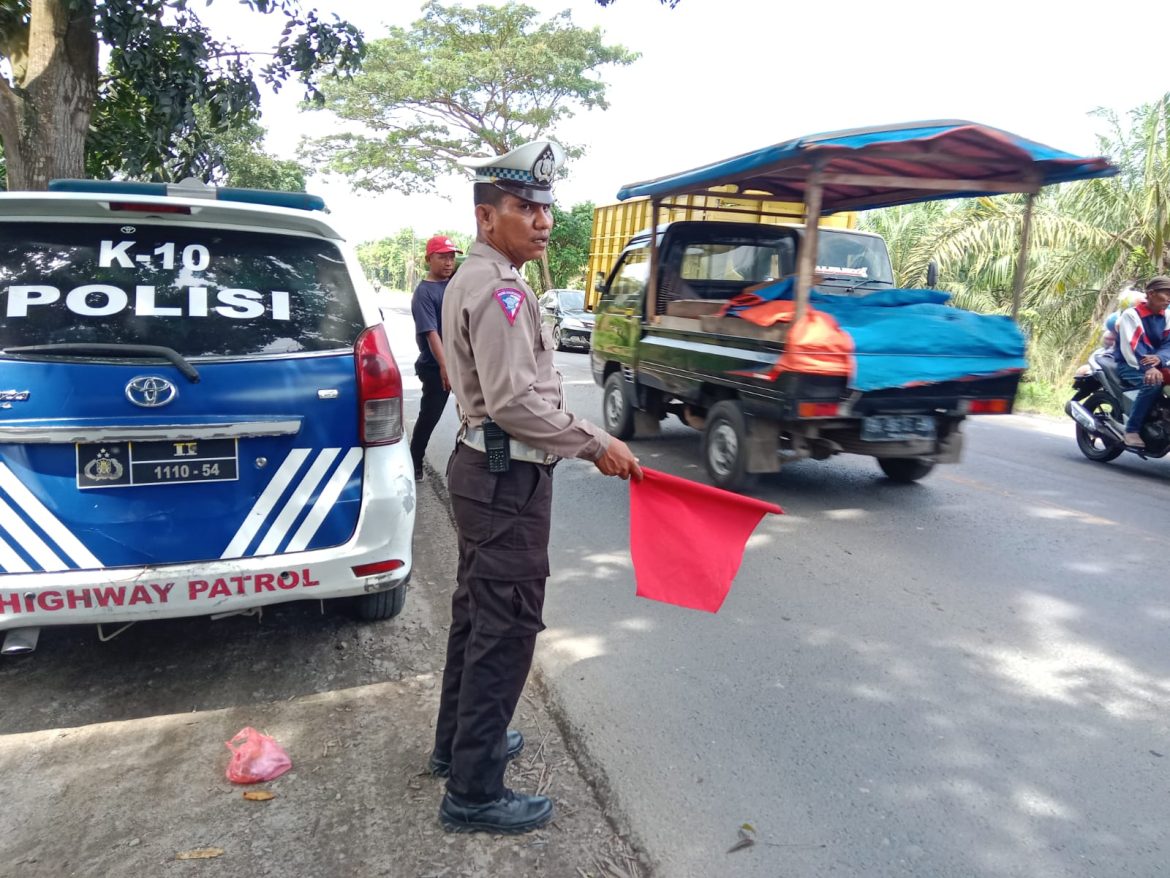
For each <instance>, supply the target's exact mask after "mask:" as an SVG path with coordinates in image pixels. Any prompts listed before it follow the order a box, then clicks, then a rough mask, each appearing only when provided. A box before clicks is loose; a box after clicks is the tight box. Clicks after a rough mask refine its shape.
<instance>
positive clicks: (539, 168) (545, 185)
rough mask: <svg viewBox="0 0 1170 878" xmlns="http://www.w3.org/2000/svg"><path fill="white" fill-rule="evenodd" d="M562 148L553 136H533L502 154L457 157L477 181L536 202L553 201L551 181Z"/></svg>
mask: <svg viewBox="0 0 1170 878" xmlns="http://www.w3.org/2000/svg"><path fill="white" fill-rule="evenodd" d="M564 161H565V150H564V148H563V147H562V146H561V145H560V144H559V143H556V142H555V141H552V140H534V141H532V142H531V143H526V144H524V145H523V146H518V147H516V148H515V149H514V150H512V151H511V152H508V153H505V154H504V155H493V156H487V157H484V158H479V157H473V158H465V159H461V160H460V162H459V163H460V164H461V165H464V166H465V167H468V168H471V169H472V170H473V171H475V181H476V182H477V183H492V184H494V185H495V186H496V187H497V188H498V189H503V190H504V191H505V192H507V193H508V194H510V195H515V196H516V197H518V198H523V199H526V200H527V201H535V202H536V203H537V204H552V201H553V194H552V184H553V178H554V177H555V176H556V173H557V169H558V168H559V167H560V166H561V165H562V164H564Z"/></svg>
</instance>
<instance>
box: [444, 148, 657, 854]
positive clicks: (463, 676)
mask: <svg viewBox="0 0 1170 878" xmlns="http://www.w3.org/2000/svg"><path fill="white" fill-rule="evenodd" d="M563 160H564V150H562V149H561V147H560V145H559V144H556V143H553V142H552V141H536V142H534V143H528V144H525V145H524V146H521V147H519V148H517V149H514V150H512V151H511V152H509V153H507V154H506V155H502V156H494V157H491V158H486V159H468V160H465V161H464V164H466V165H467V166H469V167H471V168H473V169H474V170H475V173H476V182H475V184H474V185H475V198H474V200H475V220H476V242H475V244H474V245H472V247H471V248H470V250H469V251H468V255H467V259H466V260H465V261H464V263H463V265H462V266H461V267H460V269H459V271H458V273H457V274H456V275H455V277H454V278H453V279H452V280H451V282H450V283H449V284H448V286H447V291H446V295H445V297H444V300H443V349H444V352H445V354H446V360H447V374H448V377H449V379H450V381H451V389H452V391H453V392H454V393H455V399H456V402H457V403H458V407H459V414H460V419H461V426H460V430H459V437H458V441H457V442H456V444H455V451H454V452H453V453H452V455H451V459H450V462H449V463H448V464H447V481H448V490H449V492H450V495H451V507H452V510H453V512H454V516H455V525H456V529H457V531H458V535H459V569H458V574H457V588H456V590H455V594H454V596H453V597H452V599H451V629H450V633H449V635H448V640H447V665H446V668H445V670H444V672H443V688H442V695H441V698H440V703H439V717H438V721H437V727H436V730H435V749H434V752H433V753H432V754H431V759H430V764H429V767H430V770H431V772H432V773H434V774H436V775H439V776H444V777H447V778H448V781H447V793H446V795H445V796H444V797H443V801H442V804H441V805H440V807H439V820H440V822H441V823H442V825H443V828H444V829H446V830H448V831H454V832H476V831H487V832H493V833H517V832H527V831H528V830H531V829H536V828H538V827H541V826H544V825H545V824H546V823H548V821H549V820H551V819H552V816H553V806H552V802H551V801H550V800H549V799H548V798H547V797H545V796H529V795H523V794H518V793H514V792H512V791H511V790H509V789H507V788H506V787H505V786H504V767H505V764H506V762H507V760H508V759H511V758H514V757H515V756H516V755H517V754H519V752H520V750H521V749H522V748H523V746H524V739H523V737H522V736H521V735H520V733H519V732H517V731H514V730H509V729H508V723H509V722H510V721H511V719H512V713H513V711H514V710H515V708H516V703H517V702H518V701H519V699H520V692H521V690H522V689H523V688H524V682H525V680H526V679H527V678H528V671H529V668H530V667H531V665H532V655H533V650H534V649H535V646H536V635H537V632H539V631H541V630H543V629H544V623H543V621H542V615H541V613H542V608H543V604H544V587H545V579H546V578H547V577H548V575H549V566H548V536H549V526H550V515H551V511H552V474H553V466H554V465H555V464H556V462H557V461H558V460H559V459H560V458H562V457H579V458H584V459H586V460H590V461H593V464H594V466H596V467H597V468H598V469H599V470H600V471H601V472H602V473H604V474H606V475H614V476H619V477H620V478H622V479H628V478H631V477H632V478H634V479H636V480H640V479H641V478H642V470H641V468H640V467H639V466H638V462H637V460H636V459H635V458H634V455H633V454H632V452H631V451H630V449H629V448H628V447H627V446H626V444H625V443H624V442H622V441H620V440H619V439H616V438H614V437H612V436H610V435H608V434H607V433H606V432H605V431H604V430H602V429H601V428H599V427H596V426H594V425H593V424H590V423H588V422H587V421H584V420H582V419H580V418H578V417H577V416H575V415H573V414H571V413H570V412H568V411H566V410H565V408H564V399H563V395H562V389H561V377H560V374H559V373H558V372H557V370H556V368H555V367H554V365H553V351H554V349H555V345H554V344H553V339H552V332H551V331H550V330H549V328H548V327H547V326H546V325H545V324H544V323H543V322H542V321H541V317H540V312H539V309H538V307H537V301H536V296H535V294H534V293H533V291H532V290H531V289H530V288H529V286H528V285H527V284H526V283H525V282H524V278H523V277H522V275H521V273H520V268H521V266H523V265H524V263H526V262H528V261H529V260H531V259H537V258H539V257H540V255H541V254H542V253H544V251H545V249H546V248H547V246H548V237H549V231H550V230H551V229H552V224H553V221H552V212H551V211H552V209H551V205H552V200H553V196H552V180H553V176H554V174H555V173H556V170H557V167H558V166H559V165H560V164H561V162H562V161H563Z"/></svg>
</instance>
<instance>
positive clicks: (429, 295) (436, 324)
mask: <svg viewBox="0 0 1170 878" xmlns="http://www.w3.org/2000/svg"><path fill="white" fill-rule="evenodd" d="M462 252H463V251H462V250H460V249H459V248H458V247H456V246H455V242H454V241H452V240H451V239H450V238H449V237H447V236H446V235H435V236H434V237H433V238H431V239H430V240H429V241H427V254H426V262H427V276H426V277H425V278H423V279H422V280H421V281H419V283H418V286H417V287H415V290H414V296H413V297H412V298H411V300H410V313H411V314H412V315H413V316H414V337H415V340H416V341H417V342H418V359H417V360H415V361H414V372H415V374H416V375H418V377H419V380H420V381H421V382H422V400H421V402H420V403H419V407H418V420H417V421H415V422H414V432H413V433H412V434H411V436H410V456H411V457H412V458H413V459H414V478H415V481H421V480H422V477H423V457H424V456H425V455H426V453H427V443H428V442H430V441H431V433H433V432H434V431H435V425H436V424H438V423H439V418H441V417H442V416H443V409H445V408H446V407H447V397H449V396H450V395H451V382H450V381H449V380H448V379H447V361H446V359H444V357H443V293H444V292H446V290H447V281H449V280H451V276H452V275H453V274H455V254H457V253H462Z"/></svg>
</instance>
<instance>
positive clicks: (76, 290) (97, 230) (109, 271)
mask: <svg viewBox="0 0 1170 878" xmlns="http://www.w3.org/2000/svg"><path fill="white" fill-rule="evenodd" d="M363 328H364V322H363V320H362V316H361V311H360V308H359V305H358V302H357V297H356V294H355V293H354V288H353V284H352V282H351V280H350V277H349V273H348V271H347V269H346V266H345V262H344V259H343V258H342V255H341V251H340V250H339V249H338V248H337V247H336V246H334V245H333V244H331V243H330V242H328V241H324V240H321V239H317V238H311V237H302V236H297V235H282V234H276V233H269V232H249V231H236V230H230V229H201V228H194V227H184V226H179V225H151V224H148V223H142V224H112V223H111V224H105V223H100V224H98V223H93V224H91V223H40V222H25V221H22V222H0V348H9V347H20V346H28V345H44V344H63V343H103V344H149V345H163V346H166V347H169V348H173V349H174V350H176V351H178V352H179V353H180V354H181V355H183V356H184V357H204V356H229V357H231V356H254V355H261V354H286V353H297V352H313V351H329V350H335V349H340V348H352V346H353V344H354V342H355V340H356V339H357V336H358V335H359V334H360V333H361V331H362V329H363Z"/></svg>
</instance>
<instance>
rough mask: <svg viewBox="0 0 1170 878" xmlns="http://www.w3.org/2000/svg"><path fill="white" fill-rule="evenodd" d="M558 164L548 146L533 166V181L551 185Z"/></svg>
mask: <svg viewBox="0 0 1170 878" xmlns="http://www.w3.org/2000/svg"><path fill="white" fill-rule="evenodd" d="M556 169H557V162H556V158H555V157H554V156H553V151H552V148H551V147H548V146H546V147H545V148H544V149H543V150H541V153H540V155H538V156H537V157H536V161H535V162H534V163H533V165H532V179H533V180H535V181H536V182H537V183H551V182H552V178H553V174H554V173H555V172H556Z"/></svg>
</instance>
